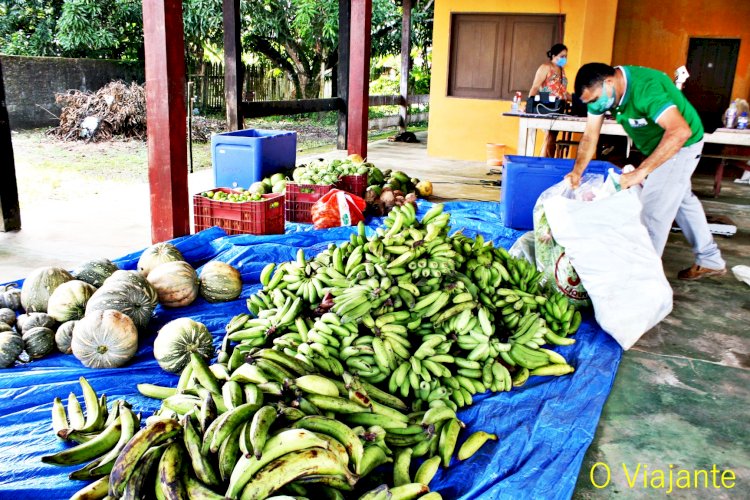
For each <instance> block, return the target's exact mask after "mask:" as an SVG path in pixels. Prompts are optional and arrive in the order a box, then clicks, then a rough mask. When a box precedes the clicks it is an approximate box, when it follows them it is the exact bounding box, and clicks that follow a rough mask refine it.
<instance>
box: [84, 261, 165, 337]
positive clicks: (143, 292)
mask: <svg viewBox="0 0 750 500" xmlns="http://www.w3.org/2000/svg"><path fill="white" fill-rule="evenodd" d="M157 304H158V296H157V294H156V290H155V289H154V287H153V286H152V285H151V283H149V282H148V281H147V280H146V279H145V278H144V277H143V276H141V275H140V274H138V273H137V272H136V271H115V272H114V273H113V274H112V276H110V277H109V278H107V279H106V280H105V281H104V284H103V285H102V287H101V288H99V289H98V290H97V291H96V292H94V294H93V295H92V296H91V298H90V299H89V301H88V303H87V304H86V314H87V315H88V314H89V313H91V312H92V311H105V310H107V309H114V310H117V311H120V312H122V313H125V314H126V315H128V316H129V317H130V318H131V319H132V320H133V323H135V326H136V328H138V329H139V330H144V329H145V328H146V326H147V325H148V322H149V320H150V319H151V315H152V314H153V312H154V309H155V308H156V305H157Z"/></svg>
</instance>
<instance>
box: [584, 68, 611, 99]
mask: <svg viewBox="0 0 750 500" xmlns="http://www.w3.org/2000/svg"><path fill="white" fill-rule="evenodd" d="M614 75H615V68H613V67H612V66H610V65H609V64H604V63H587V64H584V65H583V66H581V69H579V70H578V74H577V75H576V84H575V89H576V94H578V95H579V96H580V95H581V94H583V91H584V89H588V88H591V87H593V86H595V85H598V84H600V83H602V82H603V81H604V80H605V79H606V78H607V77H608V76H614Z"/></svg>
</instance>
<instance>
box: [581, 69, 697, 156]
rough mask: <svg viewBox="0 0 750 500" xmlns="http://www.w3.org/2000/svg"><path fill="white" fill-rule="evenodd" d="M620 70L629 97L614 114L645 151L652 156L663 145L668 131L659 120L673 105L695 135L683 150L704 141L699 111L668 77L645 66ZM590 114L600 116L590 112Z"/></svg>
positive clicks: (636, 143)
mask: <svg viewBox="0 0 750 500" xmlns="http://www.w3.org/2000/svg"><path fill="white" fill-rule="evenodd" d="M618 67H619V68H620V69H621V70H622V71H623V73H624V76H625V81H626V87H625V95H624V96H622V99H621V100H620V103H618V104H616V105H615V107H614V108H612V109H611V110H610V112H611V113H612V115H613V116H614V117H615V119H616V120H617V123H619V124H620V125H622V127H623V128H624V129H625V132H626V133H627V134H628V135H629V136H630V138H631V139H633V142H634V143H635V145H636V147H637V148H638V149H639V150H640V151H641V152H643V153H644V154H646V155H650V154H651V153H653V151H654V149H656V146H658V145H659V142H660V141H661V138H662V136H663V135H664V129H663V128H661V127H660V126H659V124H658V123H656V120H658V119H659V117H660V116H661V114H662V113H663V112H664V111H666V110H667V109H668V108H670V107H672V106H677V110H678V111H679V112H680V113H681V114H682V116H683V117H684V118H685V121H686V122H687V124H688V125H689V126H690V130H692V132H693V133H692V135H691V136H690V138H689V139H688V140H687V141H686V142H685V144H684V145H683V147H684V146H690V145H691V144H695V143H696V142H698V141H700V140H701V139H703V124H702V123H701V119H700V117H699V116H698V112H697V111H695V108H694V107H693V105H692V104H690V102H688V100H687V99H686V98H685V96H684V95H683V93H682V91H681V90H680V89H678V88H677V87H676V86H675V84H674V83H673V82H672V80H670V79H669V77H668V76H667V75H666V74H664V73H662V72H661V71H657V70H655V69H650V68H643V67H641V66H618ZM589 113H591V114H592V115H595V114H597V113H592V112H591V110H590V109H589Z"/></svg>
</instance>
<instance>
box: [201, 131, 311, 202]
mask: <svg viewBox="0 0 750 500" xmlns="http://www.w3.org/2000/svg"><path fill="white" fill-rule="evenodd" d="M296 159H297V132H289V131H286V130H261V129H247V130H238V131H236V132H225V133H222V134H215V135H214V136H213V137H212V138H211V161H212V163H213V168H214V187H228V188H236V187H241V188H245V189H247V188H248V187H250V185H251V184H252V183H253V182H257V181H259V180H261V179H263V178H264V177H269V176H271V175H273V174H275V173H276V172H281V171H282V170H286V169H289V168H292V167H294V165H295V162H296Z"/></svg>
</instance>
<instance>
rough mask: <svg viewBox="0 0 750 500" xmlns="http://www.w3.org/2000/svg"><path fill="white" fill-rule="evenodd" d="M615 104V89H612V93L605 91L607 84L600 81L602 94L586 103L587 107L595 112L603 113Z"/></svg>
mask: <svg viewBox="0 0 750 500" xmlns="http://www.w3.org/2000/svg"><path fill="white" fill-rule="evenodd" d="M614 104H615V89H614V88H613V89H612V94H611V95H610V94H608V93H607V84H606V82H602V94H601V95H600V96H599V97H598V98H597V100H596V101H592V102H590V103H588V107H589V109H590V110H591V111H593V112H594V113H597V114H600V115H601V114H604V112H606V111H608V110H610V109H611V108H612V106H613V105H614Z"/></svg>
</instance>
